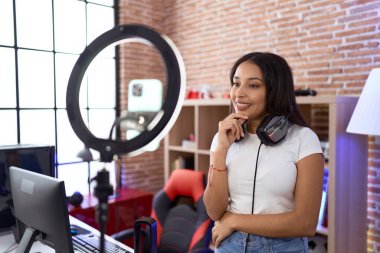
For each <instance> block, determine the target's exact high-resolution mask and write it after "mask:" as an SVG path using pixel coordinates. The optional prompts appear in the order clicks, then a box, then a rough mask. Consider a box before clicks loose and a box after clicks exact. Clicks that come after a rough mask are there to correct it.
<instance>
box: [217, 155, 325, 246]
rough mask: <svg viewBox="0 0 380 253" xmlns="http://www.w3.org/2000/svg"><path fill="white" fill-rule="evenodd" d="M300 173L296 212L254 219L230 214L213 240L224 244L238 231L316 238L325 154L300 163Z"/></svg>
mask: <svg viewBox="0 0 380 253" xmlns="http://www.w3.org/2000/svg"><path fill="white" fill-rule="evenodd" d="M297 170H298V173H297V182H296V187H295V207H294V210H293V211H291V212H287V213H282V214H254V215H250V214H247V215H245V214H244V215H243V214H240V215H239V214H231V213H226V214H225V215H224V216H223V218H222V219H221V220H220V221H218V222H216V224H215V228H214V231H213V232H214V233H213V238H218V241H219V242H220V241H222V240H223V239H224V238H225V237H226V236H228V235H229V234H230V233H231V232H232V231H234V230H238V231H242V232H246V233H251V234H255V235H260V236H268V237H294V236H312V235H314V234H315V229H316V227H317V223H318V215H319V210H320V204H321V197H322V186H323V170H324V159H323V156H322V154H312V155H309V156H307V157H305V158H303V159H301V160H300V161H299V162H298V163H297ZM214 234H215V235H214ZM217 243H218V242H217Z"/></svg>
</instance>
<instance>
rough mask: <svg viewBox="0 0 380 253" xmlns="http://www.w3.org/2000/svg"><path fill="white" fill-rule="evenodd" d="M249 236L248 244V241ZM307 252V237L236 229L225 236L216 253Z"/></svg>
mask: <svg viewBox="0 0 380 253" xmlns="http://www.w3.org/2000/svg"><path fill="white" fill-rule="evenodd" d="M247 236H249V238H248V244H247V243H246V241H247ZM246 244H247V251H246V253H268V252H270V253H307V252H309V251H308V249H309V246H308V241H307V238H306V237H289V238H270V237H263V236H257V235H251V234H250V235H248V234H247V233H243V232H239V231H236V232H234V233H232V234H231V235H230V236H228V237H227V238H225V239H224V240H223V241H222V243H221V244H220V245H219V247H218V248H216V249H215V253H245V251H244V249H245V246H246Z"/></svg>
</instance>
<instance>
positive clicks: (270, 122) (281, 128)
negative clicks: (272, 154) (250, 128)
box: [256, 115, 289, 146]
mask: <svg viewBox="0 0 380 253" xmlns="http://www.w3.org/2000/svg"><path fill="white" fill-rule="evenodd" d="M288 125H289V121H288V118H287V117H285V116H279V115H268V116H266V117H264V119H263V120H262V121H261V122H260V124H259V126H258V127H257V129H256V134H257V136H258V137H259V139H260V141H261V142H262V143H263V144H264V145H267V146H273V145H275V144H276V143H279V142H280V141H282V140H283V139H284V138H285V136H286V134H287V132H288Z"/></svg>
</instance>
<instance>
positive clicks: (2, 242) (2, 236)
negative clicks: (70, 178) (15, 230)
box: [0, 216, 133, 253]
mask: <svg viewBox="0 0 380 253" xmlns="http://www.w3.org/2000/svg"><path fill="white" fill-rule="evenodd" d="M70 224H75V225H78V226H80V227H83V228H85V229H87V230H89V231H91V232H92V233H93V234H95V235H98V236H100V232H99V231H98V230H96V229H94V228H92V227H90V226H89V225H87V224H85V223H84V222H82V221H80V220H78V219H76V218H75V217H72V216H70ZM106 238H107V240H109V241H112V242H114V243H116V244H118V245H119V246H120V247H122V248H124V249H126V250H129V251H130V252H133V249H131V248H130V247H128V246H126V245H124V244H122V243H120V242H118V241H116V240H114V239H112V238H111V237H109V236H107V235H106ZM10 249H13V250H10ZM6 250H10V251H6ZM0 252H1V253H3V252H9V253H14V252H16V243H15V239H14V237H13V234H12V232H11V231H9V232H2V233H0ZM30 252H31V253H37V252H38V253H41V252H43V253H55V250H54V249H52V248H50V247H49V246H46V245H44V244H42V243H40V242H39V241H35V242H34V243H33V246H32V248H31V250H30ZM74 252H75V253H77V252H78V253H79V252H81V251H74Z"/></svg>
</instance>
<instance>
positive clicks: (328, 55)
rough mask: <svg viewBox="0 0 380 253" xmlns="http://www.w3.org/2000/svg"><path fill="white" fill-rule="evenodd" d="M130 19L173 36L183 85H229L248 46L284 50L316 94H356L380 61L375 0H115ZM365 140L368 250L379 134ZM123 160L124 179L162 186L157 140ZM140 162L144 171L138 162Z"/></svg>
mask: <svg viewBox="0 0 380 253" xmlns="http://www.w3.org/2000/svg"><path fill="white" fill-rule="evenodd" d="M134 22H137V23H142V24H146V25H149V26H152V27H153V28H155V29H157V30H158V31H160V32H163V33H165V34H166V35H168V36H169V37H170V38H171V39H172V40H173V41H174V43H175V44H176V45H177V47H178V48H179V50H180V52H181V54H182V57H183V59H184V61H185V66H186V73H187V84H188V86H189V87H199V86H201V85H210V86H211V87H217V86H218V87H225V88H227V89H228V86H229V84H228V74H229V69H230V67H231V65H232V63H233V62H234V61H235V60H236V58H238V57H239V56H241V55H242V54H244V53H247V52H250V51H271V52H274V53H277V54H280V55H282V56H283V57H285V58H286V59H287V60H288V62H289V64H290V65H291V67H292V69H293V73H294V77H295V83H296V86H297V87H299V88H307V87H308V88H312V89H316V90H317V91H318V94H319V95H334V94H341V95H344V94H360V92H361V90H362V87H363V86H364V83H365V80H366V78H367V76H368V74H369V71H370V70H371V69H372V68H375V67H380V46H379V43H380V1H379V0H357V1H354V0H351V1H334V0H318V1H309V0H267V1H253V0H251V1H236V0H224V1H223V0H219V1H211V0H208V1H207V0H177V1H175V0H169V1H165V0H150V1H148V0H139V1H127V0H120V23H134ZM369 147H370V148H369V171H368V178H369V188H368V224H369V232H368V251H369V252H377V251H380V179H379V177H380V175H379V174H380V162H379V161H380V155H379V154H380V141H379V140H378V139H376V138H373V137H370V138H369ZM145 156H146V158H145ZM134 159H135V160H134ZM137 159H139V160H141V161H142V164H140V165H138V164H137V163H136V161H137ZM151 161H154V165H153V164H150V162H151ZM128 163H131V164H132V165H128V164H127V165H126V167H127V169H126V170H125V173H124V175H125V179H126V180H125V183H126V184H128V185H139V186H143V187H147V189H150V190H152V191H156V190H157V189H159V188H160V187H161V186H162V181H161V179H163V174H162V173H163V150H162V147H161V148H160V150H159V151H157V152H154V153H151V154H144V158H141V157H140V156H139V157H136V158H133V159H130V160H129V161H128ZM145 163H147V167H148V168H149V172H147V171H146V170H145V169H142V170H141V168H140V169H139V168H138V166H141V167H146V166H145V165H144V164H145ZM155 166H157V167H155ZM150 178H152V181H150ZM150 182H152V183H150ZM140 184H141V185H140Z"/></svg>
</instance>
